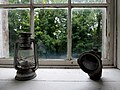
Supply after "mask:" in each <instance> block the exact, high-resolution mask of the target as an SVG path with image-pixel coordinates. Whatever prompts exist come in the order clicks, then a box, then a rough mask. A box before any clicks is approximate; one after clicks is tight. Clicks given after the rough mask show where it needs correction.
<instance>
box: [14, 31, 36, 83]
mask: <svg viewBox="0 0 120 90" xmlns="http://www.w3.org/2000/svg"><path fill="white" fill-rule="evenodd" d="M14 67H15V69H16V70H17V75H16V77H15V79H16V80H20V81H25V80H30V79H33V78H35V77H36V73H35V71H36V70H37V68H38V56H37V44H36V42H35V40H34V39H31V33H29V32H24V33H20V35H19V39H18V40H17V41H16V43H15V55H14Z"/></svg>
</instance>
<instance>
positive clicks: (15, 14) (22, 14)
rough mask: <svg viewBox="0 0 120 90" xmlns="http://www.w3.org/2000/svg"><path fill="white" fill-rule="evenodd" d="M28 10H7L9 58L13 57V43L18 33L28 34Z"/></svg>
mask: <svg viewBox="0 0 120 90" xmlns="http://www.w3.org/2000/svg"><path fill="white" fill-rule="evenodd" d="M29 13H30V10H29V9H9V10H8V26H9V52H10V57H12V56H13V55H14V43H15V41H16V40H17V37H18V36H17V35H18V34H19V33H20V32H23V31H25V32H30V14H29Z"/></svg>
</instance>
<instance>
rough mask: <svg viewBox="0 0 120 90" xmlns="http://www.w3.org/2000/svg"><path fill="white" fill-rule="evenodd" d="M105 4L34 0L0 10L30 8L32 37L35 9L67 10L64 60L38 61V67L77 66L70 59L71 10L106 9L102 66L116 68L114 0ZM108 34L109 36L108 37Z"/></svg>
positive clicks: (3, 62) (5, 62)
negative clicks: (105, 37) (105, 52)
mask: <svg viewBox="0 0 120 90" xmlns="http://www.w3.org/2000/svg"><path fill="white" fill-rule="evenodd" d="M106 2H107V3H79V4H78V3H71V0H68V3H63V4H34V0H30V4H0V8H5V9H9V8H30V18H31V19H30V30H31V33H32V37H34V9H35V8H68V23H67V24H68V30H67V57H66V59H64V60H63V59H61V60H60V59H59V60H57V59H55V60H53V59H49V60H48V59H40V60H39V65H40V66H77V65H78V64H77V62H76V60H74V59H73V58H72V37H71V36H72V20H71V19H72V16H71V12H72V8H106V9H107V10H106V14H107V21H106V23H107V29H106V32H107V35H108V39H107V43H108V44H109V49H108V51H107V53H108V58H107V60H103V65H104V66H116V43H117V42H116V39H117V36H116V33H117V32H116V18H115V16H116V0H106ZM109 34H110V35H109ZM0 64H1V65H12V64H13V59H0Z"/></svg>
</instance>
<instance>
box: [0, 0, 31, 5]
mask: <svg viewBox="0 0 120 90" xmlns="http://www.w3.org/2000/svg"><path fill="white" fill-rule="evenodd" d="M29 3H30V0H0V4H29Z"/></svg>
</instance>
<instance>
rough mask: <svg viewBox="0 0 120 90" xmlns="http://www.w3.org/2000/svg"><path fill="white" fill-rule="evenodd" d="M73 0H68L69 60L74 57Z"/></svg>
mask: <svg viewBox="0 0 120 90" xmlns="http://www.w3.org/2000/svg"><path fill="white" fill-rule="evenodd" d="M71 19H72V17H71V0H68V33H67V60H71V59H72V56H71V55H72V38H71V35H72V23H71V21H72V20H71Z"/></svg>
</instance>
